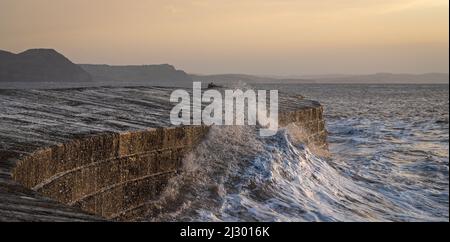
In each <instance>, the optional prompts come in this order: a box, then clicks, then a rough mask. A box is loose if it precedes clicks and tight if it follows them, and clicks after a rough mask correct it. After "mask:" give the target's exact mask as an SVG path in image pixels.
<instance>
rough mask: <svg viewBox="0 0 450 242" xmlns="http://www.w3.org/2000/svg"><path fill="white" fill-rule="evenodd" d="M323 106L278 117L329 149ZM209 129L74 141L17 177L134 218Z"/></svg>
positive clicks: (48, 192) (29, 160)
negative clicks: (296, 126) (293, 124)
mask: <svg viewBox="0 0 450 242" xmlns="http://www.w3.org/2000/svg"><path fill="white" fill-rule="evenodd" d="M322 112H323V109H322V106H320V105H319V106H316V107H309V108H302V109H299V110H296V111H290V112H283V113H280V115H279V122H280V125H281V126H285V125H288V124H290V123H296V124H297V125H298V126H299V127H301V128H302V129H304V131H305V133H307V134H309V135H308V136H307V138H306V142H308V143H313V144H315V145H316V146H320V147H326V130H325V123H324V120H323V114H322ZM207 132H208V127H206V126H183V127H167V128H152V129H147V130H143V131H133V132H121V133H115V132H112V133H107V134H102V135H96V136H92V137H87V138H82V139H75V140H72V141H70V142H67V143H63V144H59V145H55V146H51V147H48V148H44V149H40V150H37V151H35V152H33V153H32V154H30V155H28V156H25V157H23V158H22V159H21V160H19V161H18V162H17V166H16V168H15V169H14V170H13V179H14V180H15V181H17V182H19V183H21V184H22V185H24V186H25V187H27V188H30V189H32V190H34V191H37V192H38V193H40V194H42V195H44V196H46V197H49V198H51V199H54V200H56V201H58V202H61V203H64V204H66V205H70V206H75V207H78V208H80V209H81V210H83V211H85V212H88V213H91V214H95V215H98V216H101V217H103V218H107V219H114V220H133V219H136V218H138V217H139V215H142V214H145V211H146V210H147V209H148V207H149V205H151V203H152V201H154V200H155V199H157V198H158V196H159V195H160V194H161V192H162V191H163V190H164V187H165V185H166V184H167V182H168V179H169V178H170V177H172V176H174V175H176V174H177V173H178V172H179V170H180V168H181V167H182V166H181V165H182V164H181V161H182V158H183V156H184V155H185V154H186V153H187V152H188V151H189V150H191V149H192V148H193V147H195V145H196V144H197V143H198V142H201V140H202V139H203V138H204V137H205V135H207Z"/></svg>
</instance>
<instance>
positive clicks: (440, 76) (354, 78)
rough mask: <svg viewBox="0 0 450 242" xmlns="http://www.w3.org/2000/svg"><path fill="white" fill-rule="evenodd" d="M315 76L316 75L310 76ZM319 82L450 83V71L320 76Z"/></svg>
mask: <svg viewBox="0 0 450 242" xmlns="http://www.w3.org/2000/svg"><path fill="white" fill-rule="evenodd" d="M309 78H313V79H314V77H309ZM315 80H316V82H318V83H370V84H414V83H417V84H420V83H423V84H427V83H444V84H445V83H449V74H448V73H424V74H394V73H377V74H371V75H349V76H341V77H331V78H329V77H319V78H316V79H315Z"/></svg>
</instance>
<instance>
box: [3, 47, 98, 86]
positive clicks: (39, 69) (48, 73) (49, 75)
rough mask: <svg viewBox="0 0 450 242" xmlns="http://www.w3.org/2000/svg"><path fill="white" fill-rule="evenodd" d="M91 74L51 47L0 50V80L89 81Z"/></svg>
mask: <svg viewBox="0 0 450 242" xmlns="http://www.w3.org/2000/svg"><path fill="white" fill-rule="evenodd" d="M89 81H91V76H90V75H89V73H87V72H86V71H84V70H83V69H82V68H80V67H79V66H77V65H76V64H74V63H72V62H71V61H70V60H69V59H67V58H66V57H64V56H63V55H61V54H60V53H58V52H56V51H55V50H53V49H30V50H27V51H24V52H22V53H19V54H14V53H10V52H7V51H2V50H0V82H89Z"/></svg>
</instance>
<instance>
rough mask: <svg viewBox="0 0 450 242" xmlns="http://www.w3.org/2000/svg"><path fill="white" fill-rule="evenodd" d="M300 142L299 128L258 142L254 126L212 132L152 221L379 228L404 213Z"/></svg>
mask: <svg viewBox="0 0 450 242" xmlns="http://www.w3.org/2000/svg"><path fill="white" fill-rule="evenodd" d="M302 137H303V135H302V132H301V129H300V128H298V127H296V126H295V125H290V126H288V127H286V128H283V129H280V131H279V132H278V133H277V135H275V136H272V137H260V136H258V135H257V131H256V128H254V127H252V126H213V127H212V128H211V130H210V132H209V134H208V136H207V138H206V139H205V140H204V141H203V142H202V143H201V144H200V145H199V146H198V147H196V148H195V150H193V151H192V152H191V153H190V154H189V155H188V156H187V157H186V158H185V159H184V161H183V162H184V167H183V169H182V172H181V174H179V175H178V176H176V177H174V178H173V179H172V180H171V181H170V182H169V185H168V187H167V189H166V190H165V192H164V194H163V195H162V197H161V198H160V200H159V201H157V202H156V203H155V211H157V212H155V213H154V214H153V215H152V216H151V217H149V218H148V219H149V220H153V221H370V220H377V221H380V220H390V219H389V218H388V215H389V216H392V215H393V214H394V215H395V214H397V213H400V214H401V213H402V211H401V210H402V208H401V207H399V206H398V204H393V203H392V202H390V201H389V199H386V198H385V197H384V195H383V194H381V193H379V192H377V191H374V190H370V189H368V188H367V187H364V186H360V185H358V184H357V183H355V182H354V181H353V180H352V177H351V176H348V175H346V174H345V172H344V171H341V170H339V168H337V165H336V164H335V163H334V162H333V160H332V158H330V157H327V156H324V155H323V154H324V152H317V150H318V149H315V148H314V147H309V146H306V145H305V144H304V143H303V142H301V139H302ZM313 151H314V152H313ZM408 209H410V208H408ZM409 214H412V216H414V217H416V218H419V219H428V220H430V218H427V217H424V215H423V214H421V213H419V212H418V213H417V214H414V211H413V212H411V211H410V212H409Z"/></svg>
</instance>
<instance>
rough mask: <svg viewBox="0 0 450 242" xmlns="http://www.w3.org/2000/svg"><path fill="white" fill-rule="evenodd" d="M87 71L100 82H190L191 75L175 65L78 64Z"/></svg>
mask: <svg viewBox="0 0 450 242" xmlns="http://www.w3.org/2000/svg"><path fill="white" fill-rule="evenodd" d="M79 66H80V67H81V68H83V69H84V70H85V71H87V72H88V73H89V74H90V75H91V76H92V77H93V79H94V80H95V81H102V82H108V81H113V82H121V81H128V82H143V83H148V82H159V83H161V82H162V83H164V82H180V81H181V82H191V81H192V79H191V77H190V76H189V75H188V74H186V72H184V71H181V70H176V69H175V67H173V66H171V65H168V64H162V65H142V66H138V65H135V66H133V65H129V66H110V65H89V64H83V65H79Z"/></svg>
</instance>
